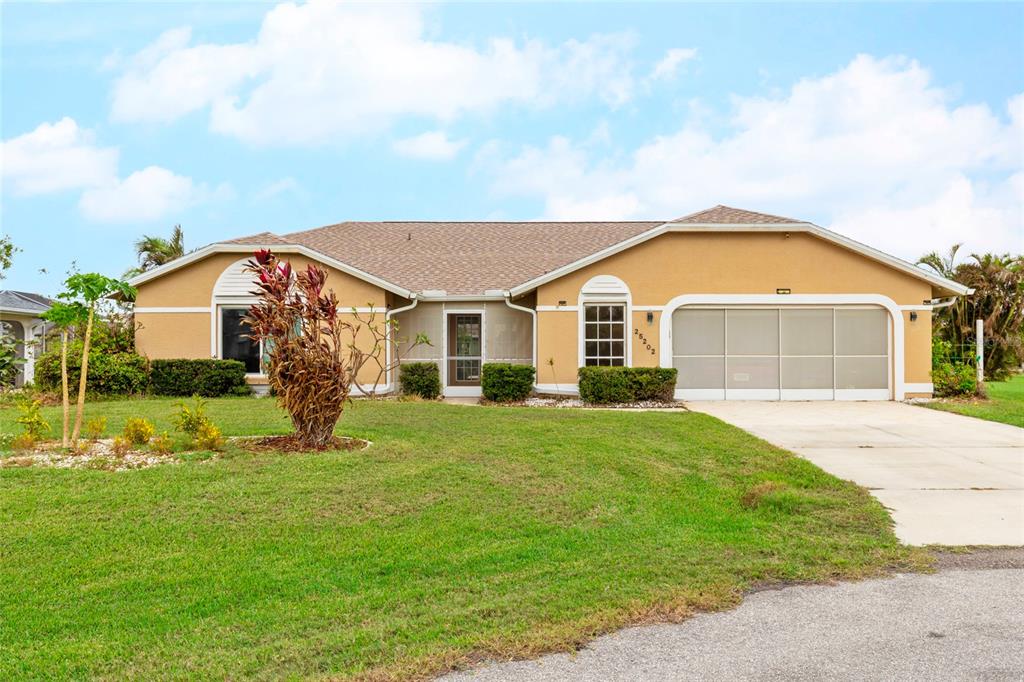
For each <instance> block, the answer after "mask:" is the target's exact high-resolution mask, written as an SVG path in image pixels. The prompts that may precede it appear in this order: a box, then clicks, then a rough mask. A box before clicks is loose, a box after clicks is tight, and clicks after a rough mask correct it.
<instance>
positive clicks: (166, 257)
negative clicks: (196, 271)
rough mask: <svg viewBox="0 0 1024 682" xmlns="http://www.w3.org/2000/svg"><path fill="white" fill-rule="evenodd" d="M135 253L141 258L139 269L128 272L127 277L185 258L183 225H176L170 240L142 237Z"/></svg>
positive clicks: (136, 243) (136, 245)
mask: <svg viewBox="0 0 1024 682" xmlns="http://www.w3.org/2000/svg"><path fill="white" fill-rule="evenodd" d="M135 253H136V254H137V255H138V257H139V267H137V268H132V269H131V270H129V271H128V272H126V273H125V276H126V277H134V276H135V275H137V274H139V273H141V272H145V271H146V270H152V269H153V268H156V267H160V266H161V265H164V264H165V263H170V262H171V261H172V260H175V259H177V258H181V257H182V256H184V255H185V233H184V232H183V231H182V229H181V225H175V226H174V230H172V231H171V238H170V239H164V238H163V237H151V236H149V235H142V239H139V240H138V241H136V242H135Z"/></svg>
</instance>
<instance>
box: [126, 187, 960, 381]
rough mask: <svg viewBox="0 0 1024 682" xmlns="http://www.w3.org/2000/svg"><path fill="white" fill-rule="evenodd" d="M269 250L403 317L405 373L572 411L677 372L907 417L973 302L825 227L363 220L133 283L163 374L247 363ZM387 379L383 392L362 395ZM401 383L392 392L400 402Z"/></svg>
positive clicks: (256, 240)
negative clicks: (592, 384)
mask: <svg viewBox="0 0 1024 682" xmlns="http://www.w3.org/2000/svg"><path fill="white" fill-rule="evenodd" d="M258 248H270V249H273V250H274V251H275V252H276V253H279V254H283V255H286V256H287V257H288V258H289V259H290V260H291V261H292V263H293V265H294V266H297V267H303V266H304V265H305V264H306V263H308V262H310V261H316V262H319V263H320V264H322V265H323V266H324V267H326V268H327V270H328V273H329V279H328V286H329V287H330V288H333V289H334V291H335V292H336V293H337V295H338V298H339V299H340V301H341V305H342V306H343V307H345V308H349V307H356V308H357V309H359V310H363V311H365V310H368V309H369V306H374V307H375V308H376V309H378V310H382V311H383V310H386V311H387V315H388V316H391V317H394V318H395V319H396V320H398V322H399V324H400V329H401V332H402V333H401V336H403V337H407V338H414V337H415V335H416V334H417V333H419V332H424V333H426V334H427V335H428V336H429V338H430V339H431V340H432V342H433V345H432V346H419V347H417V348H414V349H412V351H411V352H409V353H405V354H403V355H402V357H403V359H404V360H409V361H412V360H416V361H423V360H432V361H434V362H437V363H438V364H439V365H440V369H441V376H442V382H443V385H444V392H445V395H449V396H460V395H467V396H472V395H479V394H480V368H481V364H482V363H484V362H492V361H493V362H514V363H532V364H533V365H534V366H536V368H537V389H538V390H539V391H542V392H551V393H565V394H571V393H574V392H576V390H577V379H576V374H577V368H578V367H580V366H582V365H626V366H635V367H641V366H644V367H646V366H662V367H676V368H678V369H679V379H678V383H677V391H676V395H677V397H679V398H684V399H693V400H696V399H763V400H778V399H783V400H787V399H797V400H851V399H853V400H855V399H865V400H866V399H871V400H887V399H896V400H901V399H903V398H906V397H913V396H929V395H931V393H932V384H931V379H930V371H931V331H932V322H931V320H932V309H933V307H934V306H935V305H936V304H941V301H940V299H942V298H943V297H951V296H958V295H964V294H969V293H971V291H970V290H969V289H968V288H966V287H964V286H962V285H960V284H958V283H956V282H953V281H950V280H947V279H944V278H942V277H938V276H936V275H935V274H932V273H930V272H927V271H925V270H922V269H920V268H917V267H915V266H914V265H911V264H910V263H907V262H905V261H902V260H899V259H897V258H894V257H892V256H889V255H886V254H884V253H881V252H879V251H876V250H874V249H872V248H870V247H868V246H864V245H863V244H859V243H857V242H855V241H853V240H851V239H848V238H846V237H843V236H841V235H838V234H836V233H834V232H830V231H828V230H825V229H823V228H821V227H818V226H816V225H813V224H811V223H807V222H803V221H799V220H793V219H790V218H783V217H779V216H773V215H766V214H763V213H754V212H751V211H743V210H739V209H734V208H728V207H726V206H716V207H714V208H711V209H708V210H706V211H701V212H699V213H694V214H692V215H688V216H685V217H683V218H679V219H676V220H671V221H667V222H665V221H634V222H559V223H554V222H346V223H339V224H337V225H330V226H327V227H321V228H318V229H314V230H308V231H304V232H296V233H293V234H286V235H276V234H272V233H269V232H264V233H261V234H256V235H253V236H250V237H244V238H240V239H234V240H230V241H226V242H220V243H216V244H211V245H209V246H206V247H204V248H201V249H199V250H197V251H194V252H193V253H190V254H188V255H187V256H184V257H183V258H179V259H178V260H175V261H174V262H172V263H168V264H167V265H164V266H162V267H159V268H156V269H155V270H151V271H149V272H146V273H144V274H142V275H139V276H138V277H136V278H134V279H133V280H132V284H134V285H136V286H137V287H138V289H139V293H138V299H137V301H136V307H135V314H136V320H137V322H138V323H139V325H140V329H139V330H138V333H137V336H136V344H137V347H138V349H139V351H140V352H141V353H144V354H147V355H149V356H150V357H153V358H179V357H190V358H198V357H211V356H212V357H219V358H237V359H240V360H242V361H243V362H245V363H246V365H247V366H248V368H249V370H250V372H251V381H252V382H253V383H260V382H265V377H263V375H262V374H261V373H260V369H261V353H260V349H259V348H258V347H256V345H255V344H253V343H252V342H251V341H249V340H248V339H247V338H246V330H245V329H244V327H243V326H242V324H241V319H242V317H243V316H244V314H245V310H246V308H247V307H248V306H249V305H251V304H252V302H253V300H254V299H253V297H252V294H251V293H250V292H251V291H252V290H253V288H254V287H253V285H252V284H251V280H250V277H249V276H247V274H246V273H245V272H244V271H243V264H244V262H245V261H246V259H247V258H249V257H250V256H251V254H252V252H253V251H254V250H255V249H258ZM362 379H363V380H370V377H369V376H364V377H362ZM394 380H395V379H394V377H389V378H388V384H389V385H388V386H383V387H378V388H379V389H380V390H387V389H390V388H392V386H391V385H390V384H392V383H394Z"/></svg>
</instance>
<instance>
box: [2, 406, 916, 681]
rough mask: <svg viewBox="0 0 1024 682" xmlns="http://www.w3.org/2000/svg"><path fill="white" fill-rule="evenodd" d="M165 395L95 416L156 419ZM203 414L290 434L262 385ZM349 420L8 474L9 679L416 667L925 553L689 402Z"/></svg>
mask: <svg viewBox="0 0 1024 682" xmlns="http://www.w3.org/2000/svg"><path fill="white" fill-rule="evenodd" d="M174 402H175V401H173V400H158V399H152V400H131V401H120V402H98V403H93V404H90V405H89V407H88V410H87V411H88V414H90V415H97V414H106V415H108V416H109V418H110V429H111V431H113V430H116V429H120V428H121V426H122V425H123V423H124V420H125V419H126V418H127V417H129V416H138V415H142V416H147V417H150V418H151V419H153V420H154V421H155V422H157V426H158V429H166V428H170V422H169V415H170V413H171V411H172V407H173V405H174ZM209 413H210V415H211V416H212V417H213V419H214V421H215V422H216V423H217V424H218V425H219V426H221V427H222V428H223V429H224V431H225V433H227V434H229V435H243V434H273V433H285V432H287V431H288V430H289V422H288V420H287V419H286V418H285V417H284V416H283V414H282V413H281V412H279V411H278V410H277V408H276V407H275V406H274V404H273V402H272V401H270V400H257V399H247V398H231V399H220V400H213V401H210V403H209ZM46 414H47V416H48V418H49V419H50V421H51V422H52V423H53V424H54V426H55V428H58V427H59V419H60V417H59V410H58V409H57V408H52V409H48V410H47V412H46ZM16 416H17V412H16V410H14V409H10V408H8V409H3V410H0V431H5V432H13V431H14V430H15V427H14V419H15V418H16ZM339 434H344V435H352V436H358V437H362V438H367V439H369V440H371V441H373V446H372V447H371V448H369V449H367V450H364V451H361V452H345V453H326V454H290V455H284V454H278V453H267V454H250V453H247V452H243V451H241V450H237V449H236V450H231V449H229V451H228V452H227V453H226V454H225V456H224V457H223V458H220V459H214V460H210V461H189V462H184V463H180V464H172V465H164V466H159V467H154V468H150V469H144V470H138V471H127V472H116V473H115V472H109V471H91V470H56V469H41V468H4V469H0V529H2V532H0V584H2V585H3V589H2V597H0V679H27V678H37V679H42V678H46V679H53V678H75V679H82V678H107V679H113V678H116V679H123V678H133V679H170V678H173V679H186V678H193V679H200V678H202V679H209V678H220V679H225V678H230V679H238V678H257V679H277V678H350V677H359V678H371V679H392V678H408V677H424V676H428V675H430V674H432V673H435V672H438V671H442V670H444V669H447V668H449V667H457V666H460V665H464V664H466V663H467V662H469V661H472V660H477V659H478V658H479V657H480V656H487V655H497V656H525V655H530V654H534V653H537V652H540V651H544V650H552V649H566V648H572V647H575V646H578V645H579V644H580V643H582V642H584V641H586V640H587V639H588V638H590V637H592V636H594V635H595V634H597V633H600V632H602V631H606V630H609V629H613V628H616V627H619V626H621V625H623V624H625V623H628V622H636V621H643V620H652V619H676V618H681V617H685V616H686V615H688V614H689V613H691V612H692V611H693V610H695V609H716V608H724V607H727V606H731V605H734V604H735V603H736V602H737V601H738V600H739V598H740V595H741V593H742V591H743V590H744V589H745V588H749V587H750V586H752V585H755V584H757V583H761V582H765V581H825V580H831V579H836V578H855V577H860V576H865V575H875V574H878V573H881V572H884V571H886V570H888V569H890V568H892V567H894V566H901V567H910V568H916V567H920V566H922V565H924V564H925V563H926V562H927V561H928V560H929V559H928V558H927V557H926V556H925V555H924V554H923V553H922V552H921V551H920V550H912V549H909V548H905V547H902V546H901V545H899V543H898V542H897V540H896V538H895V537H894V535H893V533H892V532H891V530H890V520H889V518H888V516H887V514H886V513H885V511H884V510H883V508H882V506H881V505H880V504H879V503H878V502H876V501H875V500H873V499H872V498H871V497H870V496H869V495H868V494H867V493H866V492H865V491H863V490H861V489H859V488H857V487H855V486H854V485H852V484H849V483H845V482H842V481H839V480H838V479H836V478H834V477H832V476H830V475H828V474H826V473H824V472H823V471H821V470H819V469H817V468H816V467H814V466H812V465H811V464H809V463H808V462H806V461H804V460H801V459H798V458H797V457H794V456H792V455H790V454H789V453H787V452H785V451H782V450H779V449H777V448H774V447H772V446H770V445H768V444H767V443H764V442H762V441H760V440H757V439H756V438H754V437H752V436H750V435H748V434H746V433H745V432H743V431H740V430H739V429H736V428H733V427H731V426H729V425H726V424H724V423H722V422H720V421H718V420H716V419H714V418H712V417H710V416H707V415H703V414H696V413H686V412H682V411H680V412H678V413H671V414H666V413H650V412H647V413H637V412H613V411H583V410H569V409H564V410H562V409H560V410H555V409H527V408H497V407H486V408H485V407H473V406H458V405H445V404H436V403H399V402H361V403H358V404H357V405H356V406H354V407H353V408H352V409H350V410H348V411H346V413H345V415H344V416H343V418H342V423H341V426H340V428H339ZM766 481H771V482H775V483H774V484H766V483H765V482H766Z"/></svg>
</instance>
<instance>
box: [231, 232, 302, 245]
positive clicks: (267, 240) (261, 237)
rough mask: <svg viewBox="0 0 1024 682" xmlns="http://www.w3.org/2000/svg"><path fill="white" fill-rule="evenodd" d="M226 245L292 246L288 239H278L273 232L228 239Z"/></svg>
mask: <svg viewBox="0 0 1024 682" xmlns="http://www.w3.org/2000/svg"><path fill="white" fill-rule="evenodd" d="M223 243H224V244H290V243H291V242H289V241H288V240H287V239H282V238H281V237H278V236H277V235H276V234H274V233H273V232H257V233H256V234H250V235H249V236H248V237H236V238H235V239H226V240H224V242H223Z"/></svg>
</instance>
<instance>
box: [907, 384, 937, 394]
mask: <svg viewBox="0 0 1024 682" xmlns="http://www.w3.org/2000/svg"><path fill="white" fill-rule="evenodd" d="M903 390H904V392H906V393H934V392H935V384H933V383H931V382H928V383H926V384H924V383H922V384H903Z"/></svg>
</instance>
